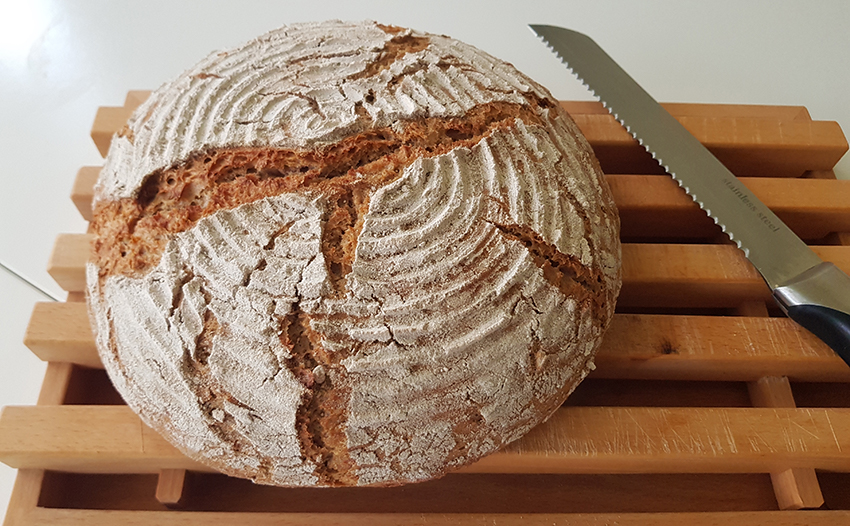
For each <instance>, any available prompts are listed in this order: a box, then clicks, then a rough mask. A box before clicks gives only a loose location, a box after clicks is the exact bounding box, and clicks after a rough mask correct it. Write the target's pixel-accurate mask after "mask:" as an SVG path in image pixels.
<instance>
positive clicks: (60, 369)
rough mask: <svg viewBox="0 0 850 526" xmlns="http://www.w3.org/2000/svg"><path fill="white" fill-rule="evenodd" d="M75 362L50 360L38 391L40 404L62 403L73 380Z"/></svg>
mask: <svg viewBox="0 0 850 526" xmlns="http://www.w3.org/2000/svg"><path fill="white" fill-rule="evenodd" d="M72 370H73V364H71V363H67V362H50V363H48V364H47V370H46V371H45V372H44V380H43V381H42V383H41V390H40V391H39V393H38V402H37V403H38V405H62V404H63V403H64V401H65V393H66V392H67V391H68V384H69V382H70V381H71V371H72Z"/></svg>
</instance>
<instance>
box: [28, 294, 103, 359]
mask: <svg viewBox="0 0 850 526" xmlns="http://www.w3.org/2000/svg"><path fill="white" fill-rule="evenodd" d="M24 345H26V346H27V347H28V348H29V349H30V350H31V351H32V352H33V353H34V354H35V355H36V356H38V357H39V358H41V359H42V360H44V361H46V362H53V361H56V362H69V363H74V364H77V365H83V366H85V367H103V365H102V364H101V361H100V357H98V355H97V350H96V348H95V345H94V337H93V336H92V331H91V327H90V325H89V318H88V311H87V307H86V304H85V303H76V302H75V303H59V302H42V303H36V304H35V305H34V306H33V312H32V316H30V322H29V325H28V326H27V330H26V332H25V333H24Z"/></svg>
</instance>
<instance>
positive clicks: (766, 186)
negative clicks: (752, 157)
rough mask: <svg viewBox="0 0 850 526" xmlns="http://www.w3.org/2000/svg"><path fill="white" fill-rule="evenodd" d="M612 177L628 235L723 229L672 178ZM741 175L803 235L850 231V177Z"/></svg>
mask: <svg viewBox="0 0 850 526" xmlns="http://www.w3.org/2000/svg"><path fill="white" fill-rule="evenodd" d="M607 179H608V183H609V185H610V186H611V190H612V193H613V194H614V201H615V202H616V203H617V208H618V210H619V212H620V224H621V236H622V237H623V238H625V239H640V238H682V239H684V238H711V237H713V236H716V235H718V234H719V233H720V228H719V227H718V226H717V225H715V224H714V221H712V220H711V219H709V217H708V216H707V215H706V214H705V212H703V211H702V210H700V208H699V206H698V205H697V204H696V203H695V202H694V201H693V199H691V198H690V196H688V195H687V194H686V193H685V192H684V191H683V190H682V189H681V188H679V185H678V184H677V183H676V182H675V181H674V180H673V179H672V178H669V177H655V176H647V175H608V176H607ZM740 181H741V182H742V183H743V184H744V185H745V186H747V187H748V188H749V189H750V190H751V191H752V192H753V193H754V194H755V195H756V197H758V198H759V199H760V200H761V201H762V202H763V203H764V204H765V205H766V206H767V207H768V208H770V209H771V210H773V212H774V213H776V214H777V215H778V216H779V218H780V219H782V220H783V221H784V222H785V223H786V224H787V225H788V226H789V227H790V228H791V229H792V230H793V231H794V232H795V233H796V234H797V235H798V236H800V237H802V238H803V239H821V238H823V237H825V236H826V235H827V234H829V233H831V232H845V231H850V181H839V180H831V181H830V180H809V179H788V178H785V179H773V178H758V177H744V178H741V179H740Z"/></svg>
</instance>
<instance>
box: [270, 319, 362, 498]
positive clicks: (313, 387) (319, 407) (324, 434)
mask: <svg viewBox="0 0 850 526" xmlns="http://www.w3.org/2000/svg"><path fill="white" fill-rule="evenodd" d="M280 331H281V336H280V338H281V343H282V344H283V346H284V347H286V348H288V349H289V350H290V352H291V357H290V358H289V359H287V360H286V361H285V363H286V367H287V368H289V370H290V371H292V374H293V375H294V376H295V377H296V378H297V379H298V381H299V382H301V385H303V386H304V388H305V389H306V391H305V393H304V397H303V399H302V402H301V405H300V406H299V407H298V410H297V412H296V414H295V428H296V432H297V433H298V438H299V441H300V442H301V453H302V455H303V456H304V458H305V459H309V460H311V461H313V462H315V464H316V469H315V471H314V474H315V475H316V476H317V477H318V479H319V481H320V483H321V484H322V485H323V486H352V485H356V484H357V476H356V475H355V474H354V471H355V470H354V462H353V461H352V459H351V456H350V455H349V454H348V449H347V448H346V435H345V408H346V407H347V406H348V403H347V402H348V398H349V396H350V393H349V389H348V388H347V382H346V378H345V376H346V369H345V367H342V366H341V365H340V363H339V362H340V361H341V360H342V359H343V358H345V357H346V356H347V355H348V353H339V352H337V353H328V352H326V351H325V350H324V349H323V348H322V336H321V335H320V334H319V333H317V332H316V331H315V330H313V328H312V327H311V326H310V316H309V315H308V314H306V313H304V312H303V311H302V310H301V308H300V306H299V305H298V304H297V303H296V304H295V305H293V308H292V311H291V312H290V313H289V314H287V315H286V316H285V317H283V318H282V319H281V330H280Z"/></svg>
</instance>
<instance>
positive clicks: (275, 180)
mask: <svg viewBox="0 0 850 526" xmlns="http://www.w3.org/2000/svg"><path fill="white" fill-rule="evenodd" d="M529 98H530V99H532V100H534V101H537V100H538V99H537V97H535V96H533V95H529ZM547 102H548V101H547ZM541 106H543V107H545V106H546V103H545V102H543V99H540V102H539V103H538V104H534V105H530V106H526V105H518V104H513V103H506V102H494V103H487V104H482V105H479V106H476V107H475V108H473V109H472V110H470V111H469V112H467V114H466V115H465V116H464V117H463V118H456V117H452V118H427V119H421V120H416V121H409V122H404V123H401V124H402V127H403V129H402V130H401V131H396V129H394V128H395V127H386V128H377V129H372V130H368V131H365V132H362V133H359V134H357V135H354V136H351V137H348V138H346V139H343V140H341V141H339V142H337V143H335V144H331V145H327V146H324V147H322V148H319V149H317V150H306V151H299V150H277V149H271V148H231V149H216V150H209V151H206V152H198V153H196V154H195V155H193V156H192V157H191V158H189V159H188V160H186V161H185V162H183V163H180V164H179V165H177V166H173V167H171V168H168V169H164V170H158V171H156V172H154V173H152V174H151V175H149V176H148V177H147V178H146V179H145V181H144V183H143V185H142V187H141V188H140V190H139V193H138V198H137V199H132V198H130V199H121V200H117V201H103V202H98V203H97V205H96V207H95V211H94V219H93V221H92V230H93V232H94V233H95V234H96V235H97V239H96V240H95V243H94V260H95V262H96V263H97V265H98V268H99V269H100V276H101V278H103V277H105V276H108V275H115V274H117V275H126V276H131V277H140V276H143V275H144V274H146V273H147V272H148V271H149V270H150V269H151V268H152V267H153V266H155V265H156V264H157V262H158V260H159V257H160V255H161V254H162V251H163V250H164V248H165V245H166V243H167V242H168V240H169V239H170V238H171V237H172V236H173V235H174V234H176V233H178V232H182V231H185V230H188V229H189V228H191V227H192V226H194V225H195V224H196V223H197V222H198V221H199V220H200V219H201V218H203V217H206V216H208V215H211V214H213V213H215V212H216V211H218V210H221V209H232V208H235V207H237V206H239V205H242V204H245V203H250V202H253V201H256V200H259V199H262V198H265V197H270V196H275V195H280V194H282V193H287V192H303V191H318V192H320V193H323V194H326V195H329V196H333V197H338V198H339V197H343V196H344V195H345V194H346V193H349V192H350V193H351V195H352V197H355V195H359V196H360V205H362V204H363V203H364V202H365V203H366V206H367V207H368V199H366V200H364V199H363V196H367V195H368V193H370V192H371V191H373V190H375V189H376V188H379V187H381V186H384V185H386V184H388V183H390V182H392V181H393V180H395V179H397V178H398V177H399V176H400V174H401V172H402V171H403V170H404V168H405V167H406V166H408V165H409V164H411V163H412V162H413V161H415V160H416V159H418V158H422V157H433V156H437V155H441V154H444V153H446V152H448V151H451V150H453V149H455V148H460V147H467V148H468V147H471V146H474V145H475V144H477V143H478V142H480V141H481V139H483V138H484V137H488V136H489V135H490V134H491V133H493V131H495V130H497V129H502V128H510V127H511V126H513V124H514V122H515V120H516V119H520V120H521V121H523V122H524V123H526V124H536V123H540V120H541V117H540V115H539V114H538V113H537V112H538V111H539V108H540V107H541ZM356 206H357V207H358V208H360V206H359V205H356ZM355 223H356V222H355ZM352 226H356V225H352ZM339 263H340V264H343V265H344V263H345V262H339ZM344 274H345V272H344V271H343V272H342V275H341V276H342V277H344Z"/></svg>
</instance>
